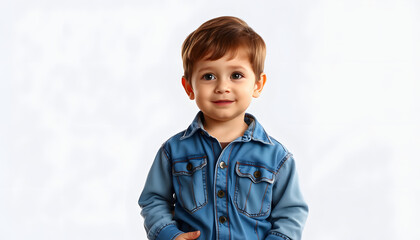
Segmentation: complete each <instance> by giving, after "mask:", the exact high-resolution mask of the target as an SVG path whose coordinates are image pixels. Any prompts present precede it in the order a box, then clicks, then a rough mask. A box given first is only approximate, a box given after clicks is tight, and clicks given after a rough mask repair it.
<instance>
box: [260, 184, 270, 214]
mask: <svg viewBox="0 0 420 240" xmlns="http://www.w3.org/2000/svg"><path fill="white" fill-rule="evenodd" d="M268 186H269V185H268V184H267V186H266V187H265V191H264V195H263V197H262V199H261V209H260V212H259V214H261V212H262V210H263V206H264V198H265V195H266V194H267V190H268Z"/></svg>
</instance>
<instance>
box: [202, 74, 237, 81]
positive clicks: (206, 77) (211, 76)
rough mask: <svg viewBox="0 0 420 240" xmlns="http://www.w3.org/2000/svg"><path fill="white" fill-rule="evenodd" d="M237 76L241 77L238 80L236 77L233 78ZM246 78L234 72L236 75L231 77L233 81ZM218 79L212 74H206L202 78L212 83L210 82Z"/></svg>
mask: <svg viewBox="0 0 420 240" xmlns="http://www.w3.org/2000/svg"><path fill="white" fill-rule="evenodd" d="M235 75H237V76H239V77H238V78H236V77H233V76H235ZM208 77H210V78H211V79H208ZM243 77H244V75H243V74H242V73H240V72H234V73H232V75H231V78H232V79H234V80H238V79H241V78H243ZM215 78H216V77H215V76H214V74H212V73H206V74H204V75H203V76H202V77H201V79H203V80H206V81H210V80H214V79H215Z"/></svg>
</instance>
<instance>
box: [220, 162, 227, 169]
mask: <svg viewBox="0 0 420 240" xmlns="http://www.w3.org/2000/svg"><path fill="white" fill-rule="evenodd" d="M219 166H220V168H221V169H225V168H227V167H228V166H227V165H226V163H225V162H220V164H219Z"/></svg>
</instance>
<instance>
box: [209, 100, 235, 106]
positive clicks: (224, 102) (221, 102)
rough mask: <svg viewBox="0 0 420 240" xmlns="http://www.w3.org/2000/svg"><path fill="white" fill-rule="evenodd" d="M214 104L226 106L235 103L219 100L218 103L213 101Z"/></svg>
mask: <svg viewBox="0 0 420 240" xmlns="http://www.w3.org/2000/svg"><path fill="white" fill-rule="evenodd" d="M212 102H213V103H214V104H216V105H218V106H226V105H229V104H231V103H233V102H234V101H233V100H217V101H212Z"/></svg>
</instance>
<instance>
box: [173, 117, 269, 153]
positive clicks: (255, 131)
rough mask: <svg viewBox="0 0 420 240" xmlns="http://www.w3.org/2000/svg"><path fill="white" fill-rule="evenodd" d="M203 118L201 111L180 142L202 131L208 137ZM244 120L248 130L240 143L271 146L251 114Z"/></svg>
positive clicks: (266, 135) (265, 134)
mask: <svg viewBox="0 0 420 240" xmlns="http://www.w3.org/2000/svg"><path fill="white" fill-rule="evenodd" d="M203 118H204V116H203V113H202V112H201V111H200V112H198V113H197V115H196V116H195V118H194V120H193V122H192V123H191V124H190V126H188V128H187V130H185V132H184V135H183V136H182V137H181V138H180V140H184V139H187V138H189V137H191V136H193V135H194V134H195V133H196V132H197V131H202V132H203V133H205V134H206V135H207V136H210V135H209V134H208V133H207V131H206V130H205V129H204V127H203ZM244 120H245V122H246V124H248V129H247V130H246V131H245V133H244V135H243V136H242V141H244V142H248V141H250V140H253V141H257V142H262V143H264V144H270V145H273V142H272V141H271V138H270V136H269V135H268V134H267V133H266V131H265V130H264V128H263V127H262V126H261V124H260V123H259V122H258V121H257V119H256V118H255V117H254V116H253V115H252V114H249V113H246V114H245V119H244Z"/></svg>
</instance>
